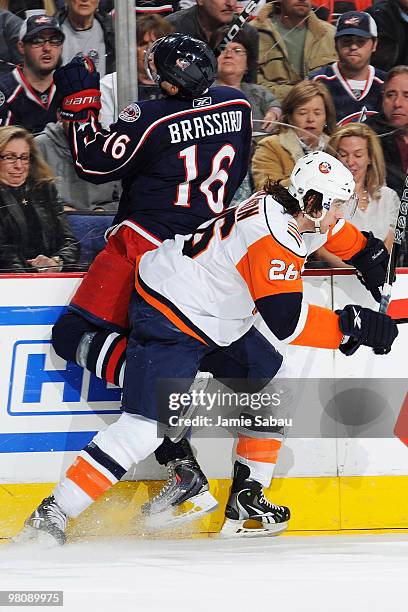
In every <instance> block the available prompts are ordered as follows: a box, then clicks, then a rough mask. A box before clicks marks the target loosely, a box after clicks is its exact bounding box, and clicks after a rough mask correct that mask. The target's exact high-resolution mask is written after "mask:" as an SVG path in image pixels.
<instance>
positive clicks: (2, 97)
mask: <svg viewBox="0 0 408 612" xmlns="http://www.w3.org/2000/svg"><path fill="white" fill-rule="evenodd" d="M5 101H6V96H5V95H4V93H3V92H2V91H0V106H3V104H4V103H5Z"/></svg>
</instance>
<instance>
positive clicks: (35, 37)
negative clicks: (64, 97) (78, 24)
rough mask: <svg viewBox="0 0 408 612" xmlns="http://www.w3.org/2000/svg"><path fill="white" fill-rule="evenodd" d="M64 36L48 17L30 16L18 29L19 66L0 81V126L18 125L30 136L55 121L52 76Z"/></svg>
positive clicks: (54, 20) (56, 103)
mask: <svg viewBox="0 0 408 612" xmlns="http://www.w3.org/2000/svg"><path fill="white" fill-rule="evenodd" d="M63 42H64V33H63V32H62V30H61V27H60V25H59V23H58V21H57V19H55V17H49V16H48V15H32V16H31V17H29V18H28V19H26V20H25V21H24V22H23V24H22V26H21V29H20V36H19V42H18V44H17V46H18V50H19V51H20V53H21V55H22V57H23V63H22V65H20V66H16V68H15V69H14V70H13V71H12V72H10V73H8V74H4V75H2V76H1V77H0V126H3V125H20V126H22V127H25V128H26V129H27V130H29V131H30V132H33V133H35V134H36V133H38V132H41V131H42V130H43V129H44V127H45V126H46V124H47V123H49V122H54V121H56V120H57V108H58V101H57V100H56V98H55V86H54V83H53V80H52V75H53V73H54V70H55V68H56V67H57V66H58V65H59V63H60V61H61V52H62V45H63Z"/></svg>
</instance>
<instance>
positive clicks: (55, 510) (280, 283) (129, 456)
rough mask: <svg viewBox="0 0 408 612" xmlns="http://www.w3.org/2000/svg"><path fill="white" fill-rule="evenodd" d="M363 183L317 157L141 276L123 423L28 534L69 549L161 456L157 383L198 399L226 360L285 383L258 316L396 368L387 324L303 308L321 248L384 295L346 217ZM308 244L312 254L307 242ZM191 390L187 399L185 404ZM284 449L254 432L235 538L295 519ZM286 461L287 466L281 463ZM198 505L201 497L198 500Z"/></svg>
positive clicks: (284, 335)
mask: <svg viewBox="0 0 408 612" xmlns="http://www.w3.org/2000/svg"><path fill="white" fill-rule="evenodd" d="M354 188H355V185H354V180H353V178H352V175H351V173H350V172H349V171H348V170H347V169H346V168H345V167H344V166H343V165H342V164H341V163H340V162H339V161H338V160H336V159H335V158H333V157H331V156H330V155H327V154H325V153H321V152H315V153H310V154H308V155H306V156H305V157H303V158H302V159H301V160H300V161H299V162H298V163H297V164H296V166H295V168H294V170H293V173H292V176H291V183H290V186H289V191H286V190H285V189H284V188H282V187H281V186H280V185H278V184H270V185H269V187H268V189H267V191H265V192H262V193H258V194H255V196H253V197H252V198H251V199H249V200H247V201H245V202H243V203H242V204H240V205H239V206H238V207H236V208H234V209H230V210H228V211H226V212H224V213H223V214H221V215H220V216H219V217H217V218H216V219H214V220H212V221H208V222H206V223H205V224H203V225H202V226H200V227H199V228H198V230H197V231H196V233H195V234H193V235H189V236H179V235H177V236H176V237H175V238H174V239H172V240H167V241H165V242H164V243H163V245H161V246H160V247H159V248H158V249H157V250H155V251H150V252H148V253H145V254H144V255H142V256H141V257H140V259H139V262H138V269H137V274H136V289H137V293H135V295H134V297H133V300H132V304H131V310H130V315H131V321H132V332H131V336H130V339H129V344H128V351H127V368H126V375H125V381H124V395H123V411H124V412H123V414H122V415H121V416H120V418H119V419H118V421H117V422H116V423H114V424H112V425H110V426H109V427H108V428H107V429H106V430H105V431H101V432H99V433H98V434H97V435H96V436H95V437H94V439H93V441H92V442H91V443H90V444H89V445H88V447H86V448H85V449H84V450H83V451H81V453H80V455H79V456H78V457H77V459H76V461H75V462H74V464H73V465H72V466H71V467H70V468H69V469H68V471H67V473H66V476H65V477H64V478H63V479H62V480H61V482H60V483H59V484H58V485H57V486H56V488H55V489H54V491H53V495H52V496H50V497H49V498H47V499H46V500H44V501H43V502H42V503H41V504H40V506H39V507H38V508H37V509H36V510H35V511H34V513H33V514H32V515H31V516H30V517H29V518H28V519H27V521H26V528H25V531H26V533H27V532H31V533H34V534H35V532H37V533H39V532H46V533H47V534H48V535H50V536H51V537H53V538H54V539H55V540H56V541H58V542H60V543H63V542H64V541H65V526H66V521H67V517H76V516H78V515H79V514H80V513H81V512H82V511H83V510H85V508H87V507H88V506H89V505H90V504H91V503H93V501H94V500H95V499H97V498H98V497H99V496H100V495H102V494H104V493H106V491H107V490H108V489H109V488H110V487H111V486H112V485H114V484H115V483H116V482H117V481H118V480H119V479H120V478H121V477H122V476H123V475H124V474H125V472H126V471H127V470H128V469H129V468H130V467H131V465H132V464H134V463H138V462H139V461H142V460H143V459H145V458H146V457H147V456H148V455H149V454H150V453H152V452H153V451H154V450H155V449H156V448H157V447H158V446H159V445H160V443H161V437H160V435H159V434H158V429H157V419H158V406H157V401H158V400H157V395H156V383H157V381H158V380H159V379H174V381H175V384H176V385H177V382H178V381H179V379H180V378H182V383H181V384H182V385H184V386H185V388H184V391H187V390H188V388H189V385H190V383H191V381H192V380H193V379H194V377H195V375H196V373H197V371H198V369H199V368H200V366H201V364H202V362H203V361H204V360H205V358H206V357H207V356H208V355H211V354H212V353H213V352H214V351H221V352H223V353H224V354H225V355H226V357H227V358H231V357H232V358H234V359H237V360H238V361H239V360H241V361H242V363H243V364H244V363H245V364H246V366H247V370H248V378H251V377H252V378H257V379H264V380H265V382H267V381H268V380H270V379H271V378H273V377H274V376H275V375H276V374H277V373H279V370H280V368H281V364H282V357H281V356H280V355H279V353H278V352H277V351H276V350H275V349H274V348H273V347H272V346H271V344H270V343H269V342H268V341H267V340H266V339H265V337H264V336H262V335H261V334H260V333H259V332H258V331H257V330H256V329H255V327H254V321H255V317H256V313H257V312H259V313H260V315H261V316H262V318H263V319H264V321H265V323H266V324H267V325H268V327H269V328H270V330H271V331H272V332H273V333H274V335H275V336H277V337H278V338H279V339H280V340H282V341H283V342H286V343H289V344H295V345H301V346H312V347H320V348H326V349H340V350H341V351H342V352H343V353H344V354H346V355H352V354H353V353H354V352H355V351H356V350H357V349H358V348H359V347H360V346H362V345H365V346H370V347H372V348H373V349H374V352H375V353H377V354H386V353H388V352H389V351H390V350H391V346H392V344H393V342H394V340H395V338H396V336H397V334H398V330H397V327H396V325H395V323H394V321H393V320H392V319H391V318H390V317H388V316H387V315H384V314H380V313H377V312H374V311H373V310H370V309H368V308H363V307H361V306H359V305H353V304H351V305H350V304H349V305H346V306H345V307H344V308H343V309H342V310H340V311H337V312H333V311H331V310H329V309H327V308H322V307H320V306H317V305H314V304H308V303H306V301H305V300H304V299H303V290H302V280H301V272H302V267H303V264H304V261H305V258H306V256H307V253H308V252H311V251H312V250H315V249H317V248H319V247H320V246H322V245H323V244H324V245H325V247H326V248H327V249H328V250H329V251H331V252H333V253H335V254H336V255H338V256H340V257H341V258H342V259H343V260H344V261H347V262H351V263H352V264H356V265H357V266H358V267H359V268H360V270H361V272H362V274H363V279H364V282H365V284H366V285H367V287H368V288H369V289H370V290H372V291H375V290H376V289H377V288H378V285H381V284H382V282H383V263H378V262H379V261H380V262H384V261H385V259H384V257H383V246H384V245H383V244H382V243H381V241H377V240H376V239H374V238H373V237H372V236H370V235H369V236H368V237H366V236H364V235H363V234H362V233H361V232H359V231H358V230H357V229H356V228H355V227H354V226H352V225H351V224H350V223H348V222H346V221H344V220H343V219H341V218H340V217H341V216H342V214H343V211H344V209H346V208H347V207H351V206H353V203H354V204H355V196H354ZM304 232H312V233H311V234H307V243H306V241H305V238H306V234H304ZM182 390H183V389H180V384H179V385H178V386H177V391H182ZM279 446H280V443H279V444H278V443H277V436H276V435H275V433H274V432H272V431H271V432H270V435H269V436H265V432H263V437H262V438H261V437H259V436H257V431H256V428H255V427H252V425H248V427H247V429H246V430H245V431H241V433H240V435H239V441H238V445H237V450H236V453H237V456H236V462H235V467H234V479H233V483H232V488H231V495H230V498H229V501H228V504H227V509H226V525H225V527H224V533H225V532H232V533H239V534H245V533H246V532H247V531H248V530H246V528H245V526H244V521H245V520H247V519H248V518H250V519H256V520H257V521H259V522H260V523H261V528H260V529H259V532H260V533H265V532H269V533H277V532H279V531H282V530H283V529H284V528H286V526H287V520H288V518H289V516H290V514H289V510H288V509H287V508H286V507H284V506H275V505H274V504H271V503H270V502H269V501H268V500H267V499H266V498H265V496H264V492H263V490H264V487H267V486H269V484H270V480H271V477H272V474H273V468H274V466H275V462H276V456H277V454H278V451H279ZM272 455H274V459H275V460H274V461H272V460H271V458H272ZM185 493H186V495H185V498H188V492H185Z"/></svg>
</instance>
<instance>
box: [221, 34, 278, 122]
mask: <svg viewBox="0 0 408 612" xmlns="http://www.w3.org/2000/svg"><path fill="white" fill-rule="evenodd" d="M256 66H257V57H256V55H255V53H254V49H253V46H251V44H250V41H249V40H248V35H247V34H246V33H245V32H242V31H241V32H239V33H238V34H237V35H236V36H235V38H234V40H233V41H231V42H229V43H228V45H227V46H226V48H225V50H224V51H223V52H222V53H221V55H220V56H219V57H218V77H217V81H216V83H215V85H226V86H228V87H235V88H236V89H241V91H243V92H244V94H245V95H246V97H247V98H248V100H249V101H250V103H251V106H252V119H253V122H254V131H255V132H257V131H262V130H265V131H266V132H270V131H272V130H273V129H274V127H275V126H274V121H276V120H277V119H279V118H280V116H281V114H282V113H281V108H280V106H281V105H280V102H279V101H278V100H277V99H276V98H275V96H274V95H273V94H272V93H271V92H270V91H269V90H268V89H266V87H264V86H263V85H256V84H255V83H247V82H246V76H247V74H248V72H249V73H251V72H252V69H256Z"/></svg>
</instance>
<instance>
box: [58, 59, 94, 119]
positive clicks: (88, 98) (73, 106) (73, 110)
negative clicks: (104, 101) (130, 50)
mask: <svg viewBox="0 0 408 612" xmlns="http://www.w3.org/2000/svg"><path fill="white" fill-rule="evenodd" d="M54 83H55V87H56V88H57V95H58V97H59V98H60V100H61V103H60V106H61V108H60V117H61V119H62V121H79V122H82V123H83V122H85V121H88V120H89V116H90V114H91V112H93V113H95V114H96V115H97V114H98V112H99V109H100V108H101V92H100V90H99V72H97V71H96V70H95V66H94V64H93V62H92V60H90V59H89V57H74V58H73V59H72V60H71V61H70V62H69V63H68V64H65V66H61V68H57V70H56V71H55V72H54Z"/></svg>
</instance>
